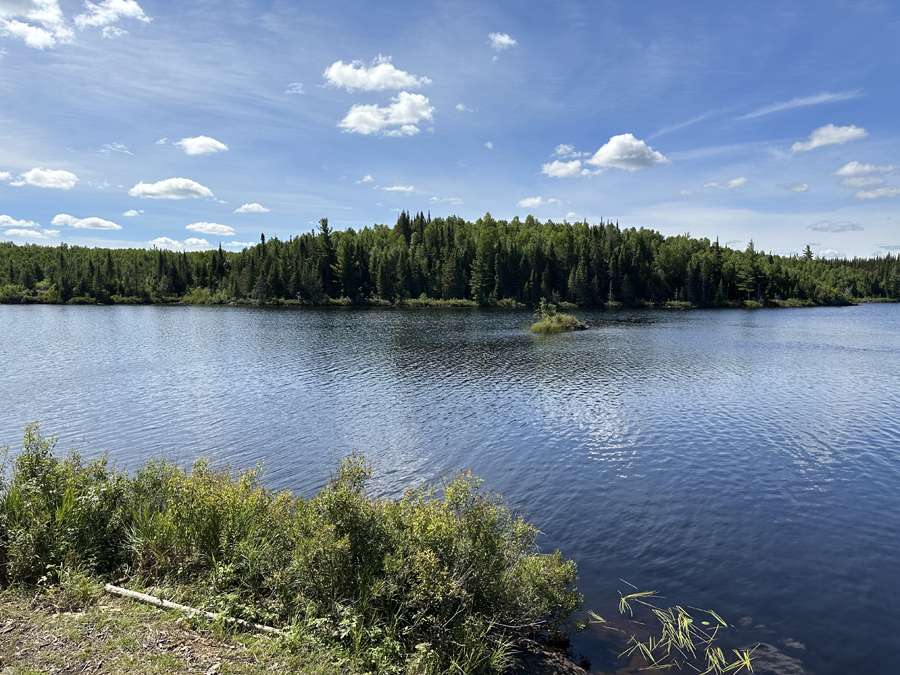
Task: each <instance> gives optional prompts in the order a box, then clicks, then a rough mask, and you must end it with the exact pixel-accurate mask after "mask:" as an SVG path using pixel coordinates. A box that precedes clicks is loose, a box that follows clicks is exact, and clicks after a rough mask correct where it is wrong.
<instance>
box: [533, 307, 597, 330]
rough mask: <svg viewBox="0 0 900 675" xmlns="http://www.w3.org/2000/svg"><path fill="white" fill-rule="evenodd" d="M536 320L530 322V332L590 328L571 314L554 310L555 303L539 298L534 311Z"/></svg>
mask: <svg viewBox="0 0 900 675" xmlns="http://www.w3.org/2000/svg"><path fill="white" fill-rule="evenodd" d="M534 318H535V319H536V321H535V322H534V323H533V324H531V332H532V333H564V332H567V331H573V330H587V329H588V328H590V326H588V325H587V324H586V323H582V322H581V321H579V320H578V319H576V318H575V317H574V316H572V315H571V314H560V313H559V312H557V311H556V305H554V304H552V303H549V302H547V301H546V300H544V299H543V298H541V304H540V305H539V306H538V308H537V310H536V311H535V313H534Z"/></svg>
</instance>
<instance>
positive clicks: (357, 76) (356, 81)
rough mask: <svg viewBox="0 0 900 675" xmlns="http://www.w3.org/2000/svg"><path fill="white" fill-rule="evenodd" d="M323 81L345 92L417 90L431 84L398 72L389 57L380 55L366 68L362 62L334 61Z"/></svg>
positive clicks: (426, 80)
mask: <svg viewBox="0 0 900 675" xmlns="http://www.w3.org/2000/svg"><path fill="white" fill-rule="evenodd" d="M324 76H325V80H326V81H327V82H328V84H330V85H332V86H335V87H344V88H345V89H346V90H347V91H353V90H355V89H361V90H362V91H384V90H385V89H418V88H419V87H421V86H423V85H426V84H431V80H429V79H428V78H427V77H416V76H415V75H410V74H409V73H407V72H406V71H405V70H400V69H398V68H396V67H395V66H394V64H392V63H391V57H390V56H382V55H381V54H379V55H378V57H377V58H376V59H375V60H374V61H372V65H371V66H366V65H365V64H364V63H363V62H362V61H353V62H352V63H344V62H343V61H335V62H334V63H332V64H331V65H330V66H328V67H327V68H326V69H325V73H324Z"/></svg>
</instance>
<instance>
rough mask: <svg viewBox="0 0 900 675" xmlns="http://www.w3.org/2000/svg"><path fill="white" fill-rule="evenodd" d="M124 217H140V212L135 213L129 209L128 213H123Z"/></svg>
mask: <svg viewBox="0 0 900 675" xmlns="http://www.w3.org/2000/svg"><path fill="white" fill-rule="evenodd" d="M122 215H123V216H127V217H129V218H133V217H134V216H136V215H138V212H137V211H135V210H134V209H129V210H128V211H126V212H125V213H123V214H122Z"/></svg>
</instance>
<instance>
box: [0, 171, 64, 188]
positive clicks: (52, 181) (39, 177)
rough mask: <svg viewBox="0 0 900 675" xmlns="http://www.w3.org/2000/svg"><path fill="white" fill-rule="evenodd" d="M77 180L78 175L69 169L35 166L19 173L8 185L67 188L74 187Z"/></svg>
mask: <svg viewBox="0 0 900 675" xmlns="http://www.w3.org/2000/svg"><path fill="white" fill-rule="evenodd" d="M77 182H78V176H76V175H75V174H74V173H72V172H71V171H63V170H62V169H42V168H41V167H39V166H37V167H35V168H33V169H32V170H31V171H26V172H25V173H20V174H19V177H18V180H16V181H14V182H12V183H10V185H16V186H21V185H34V186H36V187H43V188H57V189H60V190H69V189H71V188H73V187H75V183H77Z"/></svg>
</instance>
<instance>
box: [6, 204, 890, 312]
mask: <svg viewBox="0 0 900 675" xmlns="http://www.w3.org/2000/svg"><path fill="white" fill-rule="evenodd" d="M542 298H543V299H546V300H548V301H550V302H555V303H571V304H574V305H586V306H604V305H605V306H614V307H615V306H640V305H666V304H668V305H670V306H671V305H673V304H674V305H678V306H687V305H691V306H760V305H762V306H766V305H788V306H789V305H833V304H852V303H854V302H856V301H857V300H859V299H870V300H875V299H883V300H900V261H898V258H897V257H896V256H891V255H890V254H888V255H886V256H884V257H877V258H868V259H859V258H854V259H853V260H846V259H821V258H816V257H814V256H813V253H812V251H811V250H810V249H809V247H807V248H806V251H805V252H804V254H802V255H794V256H780V255H773V254H771V253H765V252H763V251H758V250H756V248H755V247H754V244H753V242H752V241H751V242H750V244H749V245H748V246H747V248H746V249H745V250H743V251H737V250H732V249H730V248H727V247H723V246H720V245H719V243H718V241H716V242H710V241H709V240H708V239H695V238H692V237H691V236H690V235H687V234H685V235H679V236H675V237H665V236H663V235H662V234H660V233H659V232H655V231H653V230H647V229H643V228H640V229H635V228H630V229H622V228H620V227H619V225H618V224H617V223H616V224H614V223H612V222H602V221H601V223H600V224H597V225H589V224H588V223H587V222H583V223H575V224H570V223H568V222H562V223H556V222H553V221H549V220H548V221H545V222H540V221H538V220H536V219H534V218H533V217H531V216H528V217H527V218H526V219H525V220H520V219H519V218H518V217H516V218H513V219H512V220H511V221H504V220H494V219H493V218H492V217H491V215H490V214H485V216H484V217H483V218H480V219H478V220H477V221H476V222H474V223H473V222H469V221H466V220H463V219H461V218H459V217H456V216H451V217H448V218H434V219H432V218H431V216H430V214H429V215H427V216H426V215H425V214H423V213H418V214H416V215H414V216H413V215H411V214H410V213H408V212H403V213H401V214H400V215H399V217H398V219H397V222H396V224H395V225H394V226H393V227H387V226H385V225H375V226H374V227H371V228H369V227H366V228H364V229H362V230H361V231H359V232H356V231H354V230H353V229H348V230H346V231H333V230H332V229H331V228H330V227H329V225H328V220H327V219H322V220H321V221H320V223H319V227H318V229H317V231H314V232H307V233H304V234H301V235H299V236H295V237H292V238H290V239H288V240H286V241H282V240H279V239H277V238H271V239H266V237H265V235H262V236H261V237H260V242H259V244H257V245H255V246H252V247H249V248H245V249H244V250H243V251H241V252H239V253H238V252H231V251H223V250H222V248H221V246H220V247H219V248H218V249H215V250H208V251H194V252H175V251H169V250H158V249H152V250H147V249H101V248H85V247H79V246H68V245H66V244H64V243H63V244H61V245H59V246H56V247H51V246H38V245H24V246H17V245H15V244H13V243H11V242H3V243H0V303H32V302H45V303H80V302H83V303H98V302H99V303H151V302H193V303H228V302H236V303H255V304H307V305H315V304H336V303H340V304H386V303H390V304H398V303H399V304H403V303H409V304H440V303H444V302H446V303H452V304H477V305H505V306H518V305H520V304H522V305H529V306H530V305H534V304H537V303H538V302H539V301H540V300H541V299H542Z"/></svg>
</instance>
